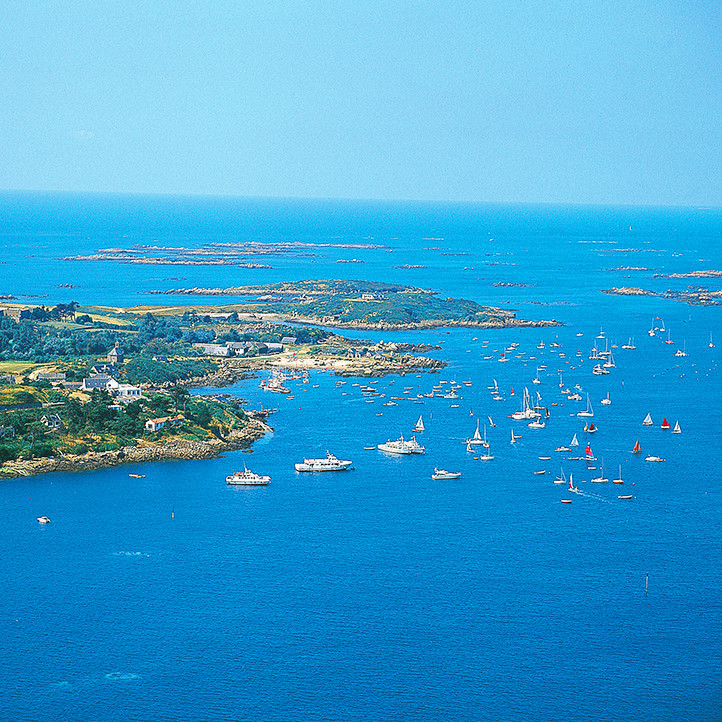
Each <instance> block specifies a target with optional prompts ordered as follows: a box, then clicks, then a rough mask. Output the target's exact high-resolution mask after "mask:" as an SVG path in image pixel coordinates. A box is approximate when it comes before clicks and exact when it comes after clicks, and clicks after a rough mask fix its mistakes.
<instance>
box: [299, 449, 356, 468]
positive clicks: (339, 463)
mask: <svg viewBox="0 0 722 722" xmlns="http://www.w3.org/2000/svg"><path fill="white" fill-rule="evenodd" d="M352 465H353V461H343V460H341V459H338V458H336V457H335V456H334V455H333V454H332V453H331V452H330V451H327V452H326V458H325V459H304V460H303V463H300V464H294V466H295V468H296V471H346V470H347V469H350V468H352Z"/></svg>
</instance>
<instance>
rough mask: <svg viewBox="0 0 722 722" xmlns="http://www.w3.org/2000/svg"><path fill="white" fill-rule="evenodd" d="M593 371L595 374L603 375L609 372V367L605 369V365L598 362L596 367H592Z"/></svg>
mask: <svg viewBox="0 0 722 722" xmlns="http://www.w3.org/2000/svg"><path fill="white" fill-rule="evenodd" d="M592 373H593V374H594V375H595V376H603V375H604V374H608V373H609V369H605V368H604V366H601V365H600V364H597V365H596V366H594V368H593V369H592Z"/></svg>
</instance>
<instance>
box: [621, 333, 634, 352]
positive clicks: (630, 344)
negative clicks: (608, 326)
mask: <svg viewBox="0 0 722 722" xmlns="http://www.w3.org/2000/svg"><path fill="white" fill-rule="evenodd" d="M622 348H626V349H630V350H631V349H635V348H637V347H636V346H635V345H634V339H633V338H632V337H631V336H630V337H629V341H627V343H625V344H623V345H622Z"/></svg>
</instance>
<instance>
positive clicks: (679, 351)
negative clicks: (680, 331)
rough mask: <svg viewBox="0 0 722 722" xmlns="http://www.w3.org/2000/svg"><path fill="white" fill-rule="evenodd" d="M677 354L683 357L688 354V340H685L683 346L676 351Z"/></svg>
mask: <svg viewBox="0 0 722 722" xmlns="http://www.w3.org/2000/svg"><path fill="white" fill-rule="evenodd" d="M674 355H675V356H678V357H682V356H686V355H687V341H685V342H684V344H683V348H678V349H677V350H676V351H675V354H674Z"/></svg>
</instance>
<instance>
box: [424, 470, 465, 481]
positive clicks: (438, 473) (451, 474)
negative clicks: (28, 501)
mask: <svg viewBox="0 0 722 722" xmlns="http://www.w3.org/2000/svg"><path fill="white" fill-rule="evenodd" d="M460 476H461V472H460V471H446V469H436V468H434V473H433V474H432V475H431V478H432V479H433V480H434V481H440V480H442V479H458V478H459V477H460Z"/></svg>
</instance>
